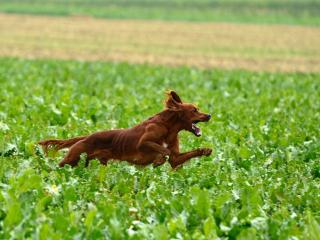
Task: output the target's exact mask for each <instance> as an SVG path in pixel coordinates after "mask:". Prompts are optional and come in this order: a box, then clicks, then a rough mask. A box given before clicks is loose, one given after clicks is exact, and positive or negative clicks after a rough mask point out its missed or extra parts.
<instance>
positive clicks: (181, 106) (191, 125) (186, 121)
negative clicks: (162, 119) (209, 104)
mask: <svg viewBox="0 0 320 240" xmlns="http://www.w3.org/2000/svg"><path fill="white" fill-rule="evenodd" d="M165 105H166V108H167V109H169V110H170V111H173V112H175V113H176V114H177V116H178V118H179V124H181V127H182V129H184V130H187V131H189V132H192V133H193V134H194V135H196V136H197V137H199V136H201V130H200V128H199V127H197V126H196V124H197V123H198V122H207V121H209V120H210V118H211V115H210V114H206V113H202V112H200V111H199V108H198V107H196V106H195V105H194V104H191V103H184V102H182V101H181V98H180V97H179V95H178V94H177V93H176V92H175V91H168V92H167V99H166V102H165Z"/></svg>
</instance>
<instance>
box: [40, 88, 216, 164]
mask: <svg viewBox="0 0 320 240" xmlns="http://www.w3.org/2000/svg"><path fill="white" fill-rule="evenodd" d="M167 95H168V98H167V100H166V102H165V106H166V108H165V110H163V111H162V112H160V113H158V114H156V115H154V116H153V117H150V118H149V119H148V120H146V121H144V122H142V123H140V124H139V125H137V126H134V127H132V128H129V129H116V130H110V131H101V132H96V133H93V134H91V135H89V136H84V137H77V138H72V139H68V140H46V141H41V142H39V144H40V145H42V147H43V149H44V151H45V152H47V150H48V147H49V146H54V148H55V149H56V150H60V149H62V148H69V147H70V150H69V152H68V154H67V155H66V156H65V158H64V159H63V160H62V161H61V162H60V163H59V166H60V167H63V166H64V165H65V164H70V165H71V166H76V165H77V163H78V161H79V159H80V155H81V154H82V153H86V154H87V163H88V160H90V159H99V161H100V162H101V163H102V164H106V163H107V161H108V160H109V159H118V160H125V161H128V162H130V163H133V164H137V165H148V164H151V163H153V165H154V166H159V165H161V164H163V163H165V161H166V160H168V161H169V163H170V165H171V166H172V168H177V167H178V166H180V165H181V164H183V163H184V162H186V161H187V160H189V159H190V158H194V157H200V156H209V155H210V154H211V152H212V150H211V149H209V148H200V149H195V150H193V151H190V152H186V153H180V152H179V139H178V133H179V132H180V131H181V130H187V131H189V132H192V133H193V134H194V135H196V136H197V137H199V136H201V130H200V128H198V127H197V126H196V123H198V122H207V121H209V120H210V118H211V115H209V114H204V113H201V112H199V110H198V108H197V107H196V106H194V105H193V104H189V103H183V102H182V101H181V99H180V97H179V96H178V94H177V93H176V92H174V91H169V92H168V93H167Z"/></svg>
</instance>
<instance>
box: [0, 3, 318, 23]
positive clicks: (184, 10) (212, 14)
mask: <svg viewBox="0 0 320 240" xmlns="http://www.w3.org/2000/svg"><path fill="white" fill-rule="evenodd" d="M0 11H1V12H7V13H27V14H46V15H85V16H95V17H105V18H121V19H123V18H126V19H162V20H189V21H219V22H221V21H222V22H250V23H283V24H303V25H320V15H319V11H320V1H319V0H266V1H261V0H245V1H243V0H242V1H241V0H197V1H194V0H68V1H63V0H45V1H44V0H23V1H21V0H10V1H9V0H0Z"/></svg>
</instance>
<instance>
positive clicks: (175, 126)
mask: <svg viewBox="0 0 320 240" xmlns="http://www.w3.org/2000/svg"><path fill="white" fill-rule="evenodd" d="M157 115H158V116H159V117H160V121H161V123H162V124H163V125H164V126H165V127H166V128H167V129H168V130H169V131H170V132H171V133H176V134H178V133H179V132H180V131H181V130H183V129H184V128H183V125H182V123H181V119H180V116H179V114H178V112H176V111H172V110H170V109H165V110H163V111H162V112H160V113H158V114H157Z"/></svg>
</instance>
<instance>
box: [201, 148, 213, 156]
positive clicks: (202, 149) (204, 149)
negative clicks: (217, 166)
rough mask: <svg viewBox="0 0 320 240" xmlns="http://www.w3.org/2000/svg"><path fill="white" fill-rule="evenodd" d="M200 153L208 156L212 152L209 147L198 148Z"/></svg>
mask: <svg viewBox="0 0 320 240" xmlns="http://www.w3.org/2000/svg"><path fill="white" fill-rule="evenodd" d="M200 152H201V155H204V156H210V155H211V153H212V149H211V148H200Z"/></svg>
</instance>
